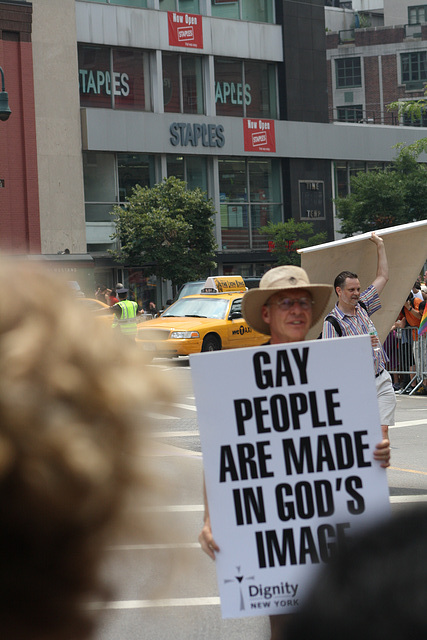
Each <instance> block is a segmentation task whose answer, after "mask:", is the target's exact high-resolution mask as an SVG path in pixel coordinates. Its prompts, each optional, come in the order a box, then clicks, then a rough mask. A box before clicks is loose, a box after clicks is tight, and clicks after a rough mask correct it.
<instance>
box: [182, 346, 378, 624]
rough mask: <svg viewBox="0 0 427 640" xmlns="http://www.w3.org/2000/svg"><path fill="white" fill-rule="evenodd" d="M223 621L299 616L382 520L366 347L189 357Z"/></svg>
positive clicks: (270, 348)
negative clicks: (355, 542)
mask: <svg viewBox="0 0 427 640" xmlns="http://www.w3.org/2000/svg"><path fill="white" fill-rule="evenodd" d="M190 361H191V373H192V378H193V385H194V391H195V396H196V405H197V414H198V422H199V428H200V438H201V444H202V451H203V463H204V471H205V481H206V490H207V495H208V503H209V509H210V516H211V522H212V530H213V535H214V538H215V540H216V542H217V543H218V545H219V547H220V552H219V553H217V556H216V568H217V577H218V586H219V593H220V598H221V609H222V615H223V617H224V618H231V617H232V618H237V617H244V616H258V615H266V614H269V615H275V614H279V613H291V612H293V611H296V610H298V608H299V607H300V605H301V604H302V603H303V601H304V598H305V597H306V594H307V591H308V589H309V586H310V583H311V582H312V580H313V577H314V576H315V575H316V572H317V570H318V569H319V567H321V566H322V565H323V564H324V563H326V562H328V560H329V558H330V556H331V554H333V552H334V550H335V549H336V548H337V547H339V546H340V545H341V544H342V543H343V541H344V540H345V539H347V538H350V537H351V536H352V535H353V534H354V533H355V532H356V531H357V530H359V529H360V528H361V527H362V526H364V525H366V524H368V523H371V522H373V521H374V520H377V519H381V518H384V517H387V516H388V515H389V513H390V505H389V494H388V486H387V478H386V472H385V470H384V469H382V468H381V467H380V466H379V463H377V462H376V461H375V460H374V458H373V452H374V448H375V445H376V444H377V443H378V442H380V441H381V427H380V419H379V413H378V402H377V397H376V391H375V382H374V372H373V366H372V350H371V343H370V339H369V337H368V336H358V337H352V338H341V339H340V340H317V341H316V340H315V341H310V342H298V343H292V344H288V345H285V344H283V345H275V346H264V347H257V348H248V349H235V350H232V351H223V352H213V353H205V354H196V355H193V356H190Z"/></svg>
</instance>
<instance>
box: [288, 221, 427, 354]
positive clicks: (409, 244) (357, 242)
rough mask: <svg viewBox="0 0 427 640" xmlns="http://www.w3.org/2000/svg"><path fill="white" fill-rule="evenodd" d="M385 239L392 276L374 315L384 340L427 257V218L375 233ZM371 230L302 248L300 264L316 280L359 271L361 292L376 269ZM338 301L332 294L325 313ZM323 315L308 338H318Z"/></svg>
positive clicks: (331, 278) (376, 325) (375, 251)
mask: <svg viewBox="0 0 427 640" xmlns="http://www.w3.org/2000/svg"><path fill="white" fill-rule="evenodd" d="M375 233H376V234H377V235H378V236H381V237H382V238H383V239H384V245H385V248H386V253H387V260H388V266H389V273H390V278H389V282H388V284H387V286H386V287H385V289H384V290H383V291H382V293H381V305H382V307H381V309H380V310H379V311H378V312H377V313H376V314H375V318H374V323H375V327H376V329H377V331H378V335H379V337H380V340H381V342H384V340H385V339H386V337H387V335H388V333H389V331H390V327H391V326H392V324H393V323H394V321H395V320H396V318H397V316H398V315H399V311H400V309H401V308H402V306H403V304H404V302H405V300H406V297H407V296H408V294H409V292H410V290H411V287H412V285H413V284H414V282H415V279H416V277H417V275H418V274H419V273H420V271H421V270H422V269H423V265H424V262H425V260H426V249H425V248H426V245H427V220H420V221H418V222H411V223H409V224H402V225H399V226H396V227H389V228H388V229H379V230H378V231H376V232H375ZM370 236H371V234H370V233H362V234H360V235H357V236H353V237H351V238H343V239H341V240H336V241H335V242H327V243H325V244H319V245H317V246H315V247H307V248H306V249H299V250H298V253H301V266H302V267H303V268H304V269H305V270H306V271H307V273H308V276H309V278H310V279H311V280H312V281H315V282H321V283H324V284H333V282H334V280H335V276H337V275H338V274H339V273H340V272H341V271H353V273H357V275H358V277H359V280H360V284H361V287H362V291H364V289H366V288H367V287H368V286H369V285H370V284H371V283H372V282H373V281H374V279H375V276H376V272H377V248H376V246H375V245H374V244H373V243H372V242H371V241H370V240H369V238H370ZM336 301H337V296H336V295H335V292H334V293H332V294H331V296H330V298H329V303H328V305H327V306H326V309H325V314H324V315H325V316H326V315H327V313H328V312H329V311H330V310H331V309H332V308H333V307H334V305H335V303H336ZM322 324H323V318H321V319H320V320H319V321H318V322H317V323H316V324H315V325H314V327H312V328H311V329H310V331H309V333H308V336H307V337H308V339H312V338H315V337H317V336H318V335H319V333H320V331H321V330H322Z"/></svg>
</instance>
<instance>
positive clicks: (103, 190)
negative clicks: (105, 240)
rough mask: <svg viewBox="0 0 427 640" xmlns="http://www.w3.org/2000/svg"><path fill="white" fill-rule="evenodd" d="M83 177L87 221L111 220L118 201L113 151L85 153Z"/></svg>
mask: <svg viewBox="0 0 427 640" xmlns="http://www.w3.org/2000/svg"><path fill="white" fill-rule="evenodd" d="M83 177H84V191H85V211H86V221H87V222H111V220H112V218H111V215H110V214H111V211H112V210H113V207H114V205H115V204H116V203H117V193H116V177H115V158H114V154H113V153H96V152H94V151H86V152H84V153H83Z"/></svg>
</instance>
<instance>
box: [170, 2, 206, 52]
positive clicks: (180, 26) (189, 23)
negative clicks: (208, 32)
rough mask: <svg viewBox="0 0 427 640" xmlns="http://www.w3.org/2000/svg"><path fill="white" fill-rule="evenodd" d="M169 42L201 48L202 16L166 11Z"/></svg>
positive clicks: (172, 44)
mask: <svg viewBox="0 0 427 640" xmlns="http://www.w3.org/2000/svg"><path fill="white" fill-rule="evenodd" d="M168 31H169V44H170V45H171V46H172V47H192V48H194V49H203V28H202V16H197V15H192V14H190V13H178V12H177V11H168Z"/></svg>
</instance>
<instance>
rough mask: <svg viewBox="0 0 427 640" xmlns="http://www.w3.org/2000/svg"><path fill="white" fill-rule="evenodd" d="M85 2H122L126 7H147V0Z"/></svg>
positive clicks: (98, 0)
mask: <svg viewBox="0 0 427 640" xmlns="http://www.w3.org/2000/svg"><path fill="white" fill-rule="evenodd" d="M86 2H97V3H98V4H123V5H125V6H126V7H138V8H140V9H146V8H147V0H86Z"/></svg>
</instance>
